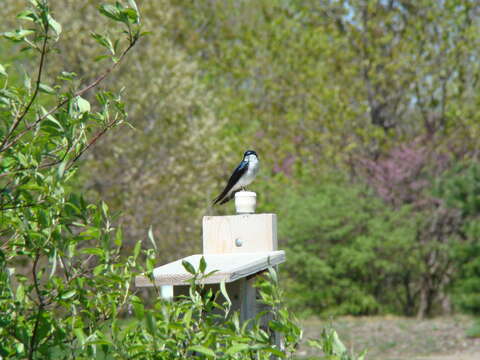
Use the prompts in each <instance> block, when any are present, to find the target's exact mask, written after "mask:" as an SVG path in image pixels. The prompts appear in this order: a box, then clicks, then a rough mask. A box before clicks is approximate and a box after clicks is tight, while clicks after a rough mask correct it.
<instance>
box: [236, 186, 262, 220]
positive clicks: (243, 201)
mask: <svg viewBox="0 0 480 360" xmlns="http://www.w3.org/2000/svg"><path fill="white" fill-rule="evenodd" d="M256 206H257V194H256V193H254V192H253V191H238V192H236V193H235V209H236V210H237V214H253V213H255V208H256Z"/></svg>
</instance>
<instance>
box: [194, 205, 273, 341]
mask: <svg viewBox="0 0 480 360" xmlns="http://www.w3.org/2000/svg"><path fill="white" fill-rule="evenodd" d="M277 249H278V242H277V216H276V215H275V214H242V215H232V216H205V217H204V218H203V253H204V254H205V255H207V254H232V253H234V254H240V253H251V254H252V255H254V254H255V253H262V252H271V251H277ZM255 275H257V274H253V275H250V276H248V277H245V278H242V279H240V280H237V281H236V282H234V283H233V284H235V285H236V286H235V285H234V286H232V287H230V289H227V291H228V293H229V296H230V297H231V298H235V299H239V300H240V301H239V303H233V304H232V310H239V311H240V321H242V322H243V321H246V320H248V319H252V318H254V317H255V316H256V315H257V314H258V313H259V312H260V311H262V310H263V309H262V304H261V303H260V302H259V301H258V299H259V294H258V291H257V289H256V288H255V287H254V286H253V285H254V283H255V280H256V279H255ZM237 283H238V285H237ZM232 302H233V300H232ZM269 320H271V319H269V318H266V317H265V318H264V324H263V327H264V328H265V330H266V329H267V328H268V321H269ZM272 336H273V337H274V343H275V344H277V345H278V346H280V336H279V334H278V333H273V334H272Z"/></svg>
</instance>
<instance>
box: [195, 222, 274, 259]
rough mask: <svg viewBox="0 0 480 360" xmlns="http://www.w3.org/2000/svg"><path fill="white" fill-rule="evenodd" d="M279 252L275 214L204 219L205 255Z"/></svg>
mask: <svg viewBox="0 0 480 360" xmlns="http://www.w3.org/2000/svg"><path fill="white" fill-rule="evenodd" d="M277 249H278V245H277V216H276V215H275V214H242V215H231V216H204V217H203V253H204V254H227V253H236V254H240V253H255V252H265V251H276V250H277Z"/></svg>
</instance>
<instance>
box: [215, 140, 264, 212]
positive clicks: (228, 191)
mask: <svg viewBox="0 0 480 360" xmlns="http://www.w3.org/2000/svg"><path fill="white" fill-rule="evenodd" d="M259 168H260V162H259V161H258V156H257V153H256V152H255V151H253V150H247V151H245V154H243V160H242V162H241V163H240V164H239V165H238V166H237V168H236V169H235V170H234V171H233V174H232V176H230V179H229V180H228V183H227V186H225V189H223V191H222V193H221V194H220V195H218V196H217V197H216V198H215V200H214V201H213V204H214V205H215V204H225V203H226V202H227V201H229V200H231V199H233V197H234V196H235V193H236V192H237V191H240V189H242V190H245V187H246V186H247V185H249V184H250V183H251V182H252V181H253V179H255V176H256V175H257V172H258V169H259Z"/></svg>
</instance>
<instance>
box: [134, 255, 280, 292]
mask: <svg viewBox="0 0 480 360" xmlns="http://www.w3.org/2000/svg"><path fill="white" fill-rule="evenodd" d="M202 256H204V257H205V261H206V263H207V270H206V272H207V273H208V272H210V271H213V270H218V271H217V272H216V273H214V274H213V275H211V276H209V277H208V278H206V279H204V281H203V283H204V284H218V283H220V282H222V281H225V282H227V283H229V282H232V281H235V280H237V279H240V278H243V277H246V276H249V275H252V274H256V273H258V272H260V271H263V270H265V269H267V268H268V267H270V266H275V265H278V264H280V263H282V262H284V261H285V252H284V251H283V250H282V251H270V252H263V253H262V252H257V253H243V254H205V255H201V254H196V255H191V256H188V257H186V258H183V259H180V260H177V261H174V262H171V263H169V264H166V265H163V266H160V267H158V268H155V269H154V271H153V276H154V278H155V284H156V285H185V282H186V281H188V280H189V279H191V278H192V275H191V274H190V273H188V272H187V271H186V270H185V269H184V268H183V265H182V260H186V261H188V262H190V263H191V264H192V265H193V266H194V267H195V269H198V266H199V263H200V259H201V257H202ZM135 285H136V286H137V287H151V286H153V284H152V282H151V281H150V279H148V278H147V277H146V276H137V277H135Z"/></svg>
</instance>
